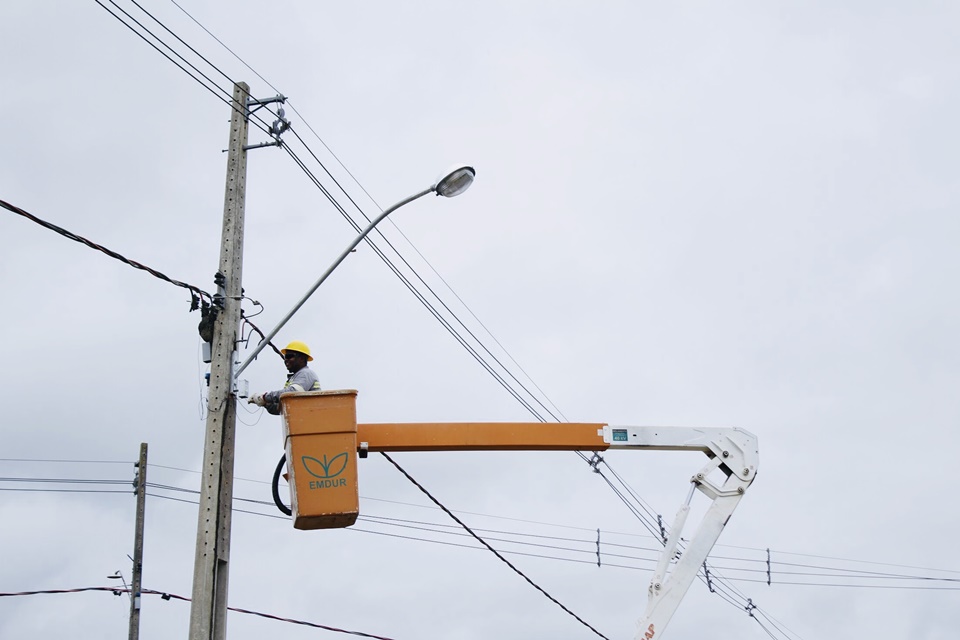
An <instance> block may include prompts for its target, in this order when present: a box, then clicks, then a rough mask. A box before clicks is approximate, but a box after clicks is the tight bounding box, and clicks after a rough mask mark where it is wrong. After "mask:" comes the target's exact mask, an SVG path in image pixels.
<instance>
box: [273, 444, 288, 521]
mask: <svg viewBox="0 0 960 640" xmlns="http://www.w3.org/2000/svg"><path fill="white" fill-rule="evenodd" d="M286 462H287V454H283V455H282V456H280V462H278V463H277V468H276V469H274V471H273V484H272V486H271V489H273V501H274V502H275V503H276V505H277V509H280V512H281V513H282V514H284V515H287V516H289V515H293V511H291V510H290V507H288V506H287V505H285V504H283V500H281V499H280V489H279V485H280V474H281V473H283V465H285V464H286Z"/></svg>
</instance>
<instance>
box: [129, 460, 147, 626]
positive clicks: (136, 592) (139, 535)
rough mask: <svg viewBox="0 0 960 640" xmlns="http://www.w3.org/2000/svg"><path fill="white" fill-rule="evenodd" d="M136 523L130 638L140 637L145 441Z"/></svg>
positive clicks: (145, 489)
mask: <svg viewBox="0 0 960 640" xmlns="http://www.w3.org/2000/svg"><path fill="white" fill-rule="evenodd" d="M136 487H137V524H136V526H135V528H134V533H133V580H132V581H131V583H130V635H129V638H130V640H138V639H139V638H140V583H141V578H142V575H143V516H144V513H145V511H146V503H147V443H146V442H142V443H140V460H139V461H138V462H137V480H136Z"/></svg>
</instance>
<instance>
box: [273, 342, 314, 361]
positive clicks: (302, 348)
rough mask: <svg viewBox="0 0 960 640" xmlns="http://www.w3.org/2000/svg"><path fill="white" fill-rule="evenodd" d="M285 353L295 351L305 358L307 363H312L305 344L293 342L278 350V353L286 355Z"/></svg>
mask: <svg viewBox="0 0 960 640" xmlns="http://www.w3.org/2000/svg"><path fill="white" fill-rule="evenodd" d="M287 351H297V352H299V353H302V354H304V355H305V356H307V362H311V361H313V356H311V355H310V347H308V346H307V343H305V342H300V341H299V340H294V341H293V342H291V343H290V344H288V345H287V346H286V347H285V348H283V349H280V353H282V354H283V355H287Z"/></svg>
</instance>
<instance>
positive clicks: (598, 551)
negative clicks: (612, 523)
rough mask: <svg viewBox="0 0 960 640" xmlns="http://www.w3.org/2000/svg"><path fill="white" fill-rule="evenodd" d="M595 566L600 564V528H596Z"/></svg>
mask: <svg viewBox="0 0 960 640" xmlns="http://www.w3.org/2000/svg"><path fill="white" fill-rule="evenodd" d="M597 566H598V567H599V566H600V529H597Z"/></svg>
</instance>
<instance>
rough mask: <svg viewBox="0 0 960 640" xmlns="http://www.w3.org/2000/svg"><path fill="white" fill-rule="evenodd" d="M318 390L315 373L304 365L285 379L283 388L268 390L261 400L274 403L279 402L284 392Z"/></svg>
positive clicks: (318, 385)
mask: <svg viewBox="0 0 960 640" xmlns="http://www.w3.org/2000/svg"><path fill="white" fill-rule="evenodd" d="M319 390H320V381H319V380H318V379H317V374H315V373H314V372H313V371H312V370H310V369H309V368H308V367H304V368H303V369H300V371H297V372H296V373H295V374H293V376H291V377H290V379H289V380H287V384H285V385H284V386H283V389H278V390H277V391H268V392H266V393H265V394H263V400H264V402H265V403H267V404H275V403H278V402H280V396H281V395H283V394H285V393H297V392H299V391H319Z"/></svg>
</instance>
